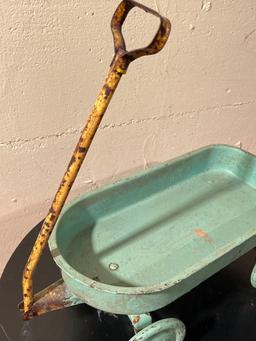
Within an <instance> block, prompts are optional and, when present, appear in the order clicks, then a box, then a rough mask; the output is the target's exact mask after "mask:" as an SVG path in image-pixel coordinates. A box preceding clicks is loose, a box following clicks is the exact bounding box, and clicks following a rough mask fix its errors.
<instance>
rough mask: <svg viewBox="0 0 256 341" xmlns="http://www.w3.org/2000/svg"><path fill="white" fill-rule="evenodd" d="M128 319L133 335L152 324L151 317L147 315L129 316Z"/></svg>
mask: <svg viewBox="0 0 256 341" xmlns="http://www.w3.org/2000/svg"><path fill="white" fill-rule="evenodd" d="M129 319H130V321H131V323H132V325H133V330H134V333H135V334H137V333H138V332H140V331H141V330H142V329H144V328H146V327H148V326H150V325H151V324H152V317H151V315H150V314H149V313H147V314H141V315H129Z"/></svg>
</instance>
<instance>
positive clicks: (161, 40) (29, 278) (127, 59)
mask: <svg viewBox="0 0 256 341" xmlns="http://www.w3.org/2000/svg"><path fill="white" fill-rule="evenodd" d="M135 6H137V7H140V8H141V9H143V10H145V11H147V12H149V13H151V14H153V15H156V16H157V17H159V18H160V26H159V29H158V32H157V33H156V35H155V37H154V39H153V41H152V43H151V44H150V45H149V46H147V47H145V48H142V49H137V50H134V51H126V48H125V41H124V38H123V35H122V32H121V29H122V25H123V23H124V20H125V18H126V17H127V15H128V13H129V11H130V10H131V9H132V8H133V7H135ZM111 29H112V33H113V38H114V47H115V56H114V59H113V61H112V63H111V67H110V70H109V73H108V76H107V78H106V80H105V82H104V85H103V87H102V89H101V91H100V93H99V95H98V97H97V99H96V102H95V104H94V107H93V109H92V111H91V113H90V115H89V118H88V121H87V123H86V125H85V127H84V129H83V131H82V133H81V137H80V139H79V142H78V144H77V146H76V148H75V151H74V153H73V156H72V158H71V161H70V163H69V165H68V168H67V171H66V172H65V174H64V176H63V179H62V181H61V183H60V186H59V188H58V191H57V193H56V195H55V197H54V200H53V202H52V205H51V207H50V210H49V213H48V215H47V216H46V218H45V220H44V222H43V225H42V228H41V231H40V233H39V235H38V237H37V239H36V242H35V244H34V247H33V249H32V251H31V254H30V256H29V259H28V261H27V263H26V266H25V268H24V273H23V281H22V285H23V299H24V318H25V319H28V318H29V317H30V315H31V314H30V309H31V308H32V305H33V302H34V298H33V273H34V271H35V269H36V267H37V264H38V262H39V259H40V257H41V255H42V252H43V249H44V248H45V246H46V243H47V241H48V238H49V236H50V234H51V232H52V230H53V227H54V225H55V223H56V221H57V219H58V217H59V214H60V212H61V210H62V207H63V205H64V203H65V201H66V198H67V196H68V194H69V191H70V189H71V187H72V185H73V183H74V181H75V179H76V176H77V174H78V172H79V169H80V167H81V165H82V163H83V160H84V158H85V156H86V154H87V152H88V150H89V147H90V145H91V142H92V140H93V138H94V135H95V133H96V131H97V129H98V127H99V124H100V122H101V120H102V118H103V115H104V113H105V111H106V109H107V107H108V104H109V102H110V100H111V98H112V95H113V93H114V91H115V89H116V87H117V85H118V83H119V81H120V79H121V76H122V75H123V74H124V73H126V71H127V68H128V66H129V64H130V63H131V62H132V61H133V60H135V59H137V58H139V57H142V56H144V55H150V54H155V53H157V52H159V51H160V50H161V49H162V48H163V47H164V45H165V43H166V41H167V39H168V37H169V33H170V29H171V25H170V22H169V20H168V19H167V18H164V17H162V16H160V15H159V14H158V13H157V12H155V11H153V10H151V9H149V8H147V7H145V6H142V5H140V4H139V3H137V2H135V1H131V0H123V1H122V2H121V3H120V5H119V6H118V7H117V9H116V11H115V13H114V16H113V19H112V22H111Z"/></svg>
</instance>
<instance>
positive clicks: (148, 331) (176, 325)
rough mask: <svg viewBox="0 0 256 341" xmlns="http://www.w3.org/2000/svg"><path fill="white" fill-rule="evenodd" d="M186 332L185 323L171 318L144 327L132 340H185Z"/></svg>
mask: <svg viewBox="0 0 256 341" xmlns="http://www.w3.org/2000/svg"><path fill="white" fill-rule="evenodd" d="M185 334H186V329H185V325H184V324H183V323H182V322H181V321H179V320H177V319H174V318H169V319H164V320H161V321H157V322H155V323H153V324H151V325H150V326H148V327H146V328H144V329H143V330H142V331H140V332H139V333H138V334H137V335H135V336H134V337H132V338H131V339H130V341H183V340H184V338H185Z"/></svg>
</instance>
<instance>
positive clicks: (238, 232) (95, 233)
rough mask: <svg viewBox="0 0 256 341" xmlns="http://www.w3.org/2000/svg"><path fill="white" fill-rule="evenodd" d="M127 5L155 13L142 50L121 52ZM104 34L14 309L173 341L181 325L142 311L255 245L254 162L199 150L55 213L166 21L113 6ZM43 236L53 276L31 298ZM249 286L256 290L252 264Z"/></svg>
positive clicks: (163, 34)
mask: <svg viewBox="0 0 256 341" xmlns="http://www.w3.org/2000/svg"><path fill="white" fill-rule="evenodd" d="M134 6H138V7H140V8H142V9H144V10H146V11H147V12H150V13H151V14H153V15H156V16H158V17H159V18H160V27H159V30H158V32H157V34H156V36H155V37H154V39H153V41H152V43H151V44H150V45H149V46H148V47H146V48H144V49H139V50H135V51H132V52H127V51H126V48H125V43H124V39H123V36H122V32H121V27H122V24H123V22H124V20H125V18H126V16H127V14H128V12H129V11H130V10H131V9H132V8H133V7H134ZM112 32H113V35H114V43H115V58H114V60H113V62H112V64H111V69H110V73H109V75H108V77H107V79H106V81H105V84H104V86H103V88H102V90H101V92H100V94H99V97H98V99H97V101H96V103H95V106H94V108H93V110H92V113H91V115H90V117H89V120H88V123H87V125H86V127H85V129H84V130H83V132H82V136H81V138H80V140H79V142H78V145H77V147H76V149H75V152H74V154H73V157H72V159H71V162H70V164H69V167H68V169H67V171H66V173H65V175H64V177H63V180H62V182H61V185H60V187H59V190H58V192H57V194H56V196H55V199H54V201H53V204H52V206H51V208H50V211H49V213H48V215H47V217H46V219H45V221H44V223H43V226H42V229H41V232H40V234H39V236H38V238H37V240H36V242H35V245H34V248H33V250H32V252H31V255H30V258H29V260H28V262H27V264H26V267H25V270H24V276H23V297H24V302H23V303H22V304H21V305H20V308H21V309H22V310H23V312H24V317H25V318H26V319H28V318H32V317H34V316H37V315H41V314H44V313H46V312H48V311H52V310H57V309H62V308H65V307H69V306H72V305H76V304H82V303H86V304H89V305H90V306H92V307H95V308H97V309H100V310H103V311H106V312H110V313H115V314H126V315H128V316H129V319H130V321H131V322H132V324H133V326H134V331H135V336H134V337H133V338H132V339H131V341H132V340H134V341H135V340H137V341H139V340H154V341H163V340H171V341H174V340H175V341H181V340H183V339H184V337H185V326H184V324H183V323H182V322H181V321H179V320H178V319H174V318H168V319H164V320H160V321H157V322H155V323H152V319H151V316H150V312H152V311H155V310H157V309H160V308H162V307H164V306H166V305H168V304H169V303H171V302H173V301H174V300H176V299H177V298H178V297H180V296H182V295H183V294H185V293H187V292H188V291H190V290H191V289H192V288H194V287H195V286H197V285H198V284H199V283H201V282H202V281H204V280H205V279H207V278H208V277H210V276H211V275H213V274H214V273H216V272H217V271H219V270H220V269H222V268H223V267H225V266H226V265H228V264H230V263H231V262H232V261H234V260H235V259H237V258H238V257H240V256H241V255H243V254H244V253H246V252H247V251H249V250H250V249H252V248H254V247H255V246H256V225H255V221H256V158H255V156H253V155H251V154H249V153H246V152H244V151H242V150H240V149H237V148H234V147H230V146H225V145H212V146H208V147H204V148H202V149H199V150H197V151H194V152H192V153H190V154H187V155H185V156H182V157H179V158H177V159H175V160H171V161H168V162H165V163H163V164H161V165H158V166H155V167H154V168H152V169H148V170H145V171H143V172H141V173H140V174H137V175H135V176H133V177H130V178H128V179H124V180H122V181H120V182H118V183H115V184H111V185H109V186H107V187H105V188H101V189H99V190H97V191H93V192H90V193H87V194H85V195H83V196H81V197H80V198H78V199H76V200H75V201H73V202H72V203H71V204H69V205H67V206H65V207H64V209H63V210H62V212H61V209H62V206H63V205H64V203H65V200H66V197H67V195H68V193H69V190H70V188H71V186H72V184H73V182H74V180H75V177H76V175H77V173H78V171H79V168H80V166H81V164H82V162H83V160H84V157H85V155H86V153H87V151H88V149H89V146H90V144H91V141H92V139H93V137H94V134H95V132H96V130H97V128H98V126H99V124H100V121H101V119H102V117H103V114H104V112H105V110H106V108H107V105H108V103H109V102H110V99H111V96H112V94H113V92H114V90H115V88H116V86H117V84H118V82H119V80H120V78H121V76H122V74H124V73H125V71H126V70H127V67H128V65H129V63H130V62H131V61H132V60H134V59H136V58H138V57H140V56H142V55H148V54H153V53H157V52H158V51H160V50H161V49H162V48H163V46H164V45H165V43H166V41H167V39H168V36H169V32H170V22H169V20H168V19H166V18H164V17H162V16H160V15H159V14H158V13H156V12H155V11H153V10H150V9H148V8H145V7H144V6H142V5H140V4H138V3H136V2H135V1H122V2H121V4H120V5H119V6H118V8H117V10H116V12H115V14H114V16H113V19H112ZM60 212H61V213H60ZM54 226H55V228H54V229H53V227H54ZM52 231H53V232H52ZM51 232H52V234H51V237H50V239H49V247H50V251H51V253H52V256H53V258H54V260H55V262H56V264H57V265H58V267H59V268H60V269H61V273H62V279H60V280H59V281H57V282H56V283H53V284H52V285H50V286H49V287H48V288H46V289H44V290H43V291H42V292H40V293H38V294H35V295H33V291H32V289H33V287H32V275H33V272H34V270H35V268H36V266H37V264H38V260H39V258H40V256H41V253H42V250H43V248H44V247H45V245H46V243H47V241H48V237H49V235H50V233H51ZM251 283H252V285H253V286H254V287H256V268H254V270H253V271H252V275H251Z"/></svg>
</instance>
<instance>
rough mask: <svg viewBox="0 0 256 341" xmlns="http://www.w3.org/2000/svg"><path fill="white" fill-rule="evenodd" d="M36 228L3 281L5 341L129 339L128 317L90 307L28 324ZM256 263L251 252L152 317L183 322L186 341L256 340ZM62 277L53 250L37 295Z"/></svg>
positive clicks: (0, 315) (42, 267)
mask: <svg viewBox="0 0 256 341" xmlns="http://www.w3.org/2000/svg"><path fill="white" fill-rule="evenodd" d="M39 227H40V226H39V225H38V226H36V227H35V228H34V229H33V230H32V231H31V232H30V233H29V234H28V235H27V236H26V237H25V238H24V240H23V241H22V242H21V244H20V245H19V246H18V247H17V249H16V251H15V252H14V254H13V255H12V257H11V259H10V260H9V262H8V264H7V266H6V268H5V270H4V273H3V275H2V277H1V281H0V341H45V340H47V341H82V340H83V341H85V340H90V341H105V340H106V341H107V340H118V341H122V340H124V341H128V340H129V338H131V337H132V335H133V331H132V327H131V325H130V323H129V321H128V318H127V317H126V316H113V315H109V314H106V313H103V312H99V311H97V310H96V309H93V308H91V307H89V306H87V305H86V304H84V305H80V306H75V307H71V308H67V309H63V310H60V311H56V312H51V313H48V314H46V315H44V316H41V317H37V318H35V319H33V320H31V321H25V322H24V321H23V320H22V317H21V314H20V312H19V311H18V309H17V304H18V302H19V301H20V300H21V276H22V270H23V266H24V264H25V262H26V259H27V256H28V254H29V252H30V250H31V247H32V245H33V242H34V240H35V238H36V236H37V233H38V231H39ZM255 262H256V251H255V250H252V251H251V252H249V253H248V254H246V255H245V256H243V257H241V258H240V259H239V260H237V261H236V262H234V263H232V264H231V265H230V266H228V267H226V268H225V269H223V270H222V271H220V272H219V273H218V274H216V275H214V276H213V277H211V278H210V279H208V280H207V281H205V282H204V283H202V284H201V285H199V286H198V287H197V288H195V289H193V290H192V291H191V292H189V293H188V294H186V295H184V296H183V297H181V298H180V299H178V300H177V301H175V302H174V303H172V304H170V305H169V306H167V307H165V308H164V309H161V310H159V311H156V312H154V313H152V316H153V319H154V320H158V319H162V318H166V317H176V318H179V319H181V320H182V321H183V322H184V323H185V325H186V329H187V336H186V339H185V340H186V341H189V340H190V341H216V340H218V341H219V340H223V341H226V340H227V341H228V340H229V341H231V340H232V341H238V340H239V341H255V340H256V289H253V288H252V287H251V285H250V273H251V270H252V268H253V265H254V264H255ZM58 278H60V272H59V270H58V268H57V267H56V266H55V264H54V263H53V261H52V258H51V255H50V253H49V251H48V250H46V251H45V252H44V255H43V257H42V259H41V262H40V264H39V267H38V271H37V273H36V275H35V292H36V291H38V290H41V289H43V288H44V287H46V286H48V285H49V284H50V283H51V282H53V281H55V280H57V279H58Z"/></svg>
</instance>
